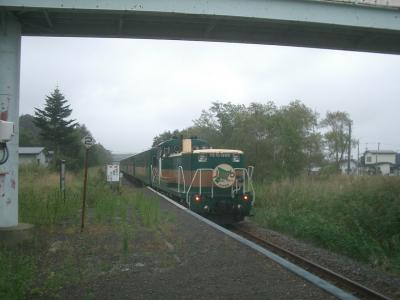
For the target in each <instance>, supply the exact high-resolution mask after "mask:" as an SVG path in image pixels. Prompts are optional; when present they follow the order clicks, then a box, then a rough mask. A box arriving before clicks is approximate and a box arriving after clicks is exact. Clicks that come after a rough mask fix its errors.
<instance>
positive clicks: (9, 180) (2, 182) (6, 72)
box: [0, 9, 21, 227]
mask: <svg viewBox="0 0 400 300" xmlns="http://www.w3.org/2000/svg"><path fill="white" fill-rule="evenodd" d="M20 55H21V26H20V23H19V22H18V20H17V19H16V18H15V17H14V16H13V15H12V14H10V13H8V12H6V11H5V10H1V9H0V119H1V120H6V121H10V122H14V136H13V137H12V138H11V140H10V141H9V142H7V147H8V150H9V158H8V160H7V162H6V163H4V164H3V165H0V227H11V226H16V225H18V139H19V130H18V128H19V127H18V118H19V74H20Z"/></svg>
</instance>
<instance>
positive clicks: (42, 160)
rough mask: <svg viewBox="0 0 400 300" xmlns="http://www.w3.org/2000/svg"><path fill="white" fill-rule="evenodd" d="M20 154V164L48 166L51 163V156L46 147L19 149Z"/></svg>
mask: <svg viewBox="0 0 400 300" xmlns="http://www.w3.org/2000/svg"><path fill="white" fill-rule="evenodd" d="M18 153H19V163H20V164H38V165H42V166H47V165H48V164H49V161H50V156H49V154H48V152H47V151H46V150H45V148H44V147H19V148H18Z"/></svg>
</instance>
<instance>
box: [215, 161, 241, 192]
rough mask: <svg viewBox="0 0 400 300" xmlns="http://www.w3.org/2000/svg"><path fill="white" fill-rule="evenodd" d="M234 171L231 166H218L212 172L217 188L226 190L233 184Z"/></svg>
mask: <svg viewBox="0 0 400 300" xmlns="http://www.w3.org/2000/svg"><path fill="white" fill-rule="evenodd" d="M235 177H236V175H235V170H234V169H233V168H232V166H231V165H228V164H220V165H218V166H216V167H215V169H214V170H213V181H214V183H215V185H216V186H217V187H220V188H223V189H224V188H228V187H231V186H232V184H233V183H234V182H235Z"/></svg>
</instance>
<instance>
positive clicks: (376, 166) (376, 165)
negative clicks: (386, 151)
mask: <svg viewBox="0 0 400 300" xmlns="http://www.w3.org/2000/svg"><path fill="white" fill-rule="evenodd" d="M380 147H381V143H378V151H377V152H376V153H375V175H378V153H379V148H380Z"/></svg>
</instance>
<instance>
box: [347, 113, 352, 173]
mask: <svg viewBox="0 0 400 300" xmlns="http://www.w3.org/2000/svg"><path fill="white" fill-rule="evenodd" d="M350 159H351V121H350V122H349V149H348V152H347V175H350Z"/></svg>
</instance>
